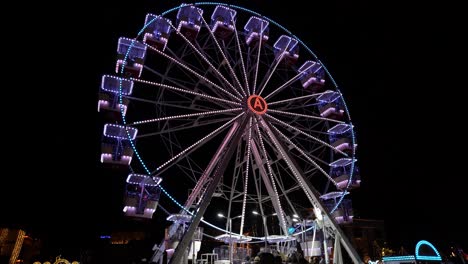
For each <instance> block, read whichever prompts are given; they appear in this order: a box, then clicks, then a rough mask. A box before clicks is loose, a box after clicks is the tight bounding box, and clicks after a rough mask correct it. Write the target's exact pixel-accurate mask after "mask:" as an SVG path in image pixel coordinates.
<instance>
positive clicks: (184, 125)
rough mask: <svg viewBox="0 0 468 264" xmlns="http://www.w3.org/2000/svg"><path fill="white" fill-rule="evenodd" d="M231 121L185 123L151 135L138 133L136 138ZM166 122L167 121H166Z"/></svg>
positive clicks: (224, 119) (214, 120) (228, 118)
mask: <svg viewBox="0 0 468 264" xmlns="http://www.w3.org/2000/svg"><path fill="white" fill-rule="evenodd" d="M228 120H231V118H230V117H226V118H219V119H211V120H206V121H198V122H196V123H197V124H196V125H194V124H193V123H194V122H193V121H191V122H187V123H186V124H183V125H180V126H177V127H171V128H164V129H161V130H159V131H157V132H151V133H140V134H139V135H138V136H137V137H136V138H144V137H149V136H158V135H163V134H168V133H174V132H180V131H183V130H188V129H194V128H199V127H203V126H208V125H213V124H216V123H220V122H224V121H228ZM166 122H167V121H166Z"/></svg>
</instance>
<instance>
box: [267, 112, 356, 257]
mask: <svg viewBox="0 0 468 264" xmlns="http://www.w3.org/2000/svg"><path fill="white" fill-rule="evenodd" d="M258 119H259V121H260V122H259V123H260V126H261V127H262V128H263V129H264V130H265V131H266V132H267V134H268V137H269V138H270V140H271V141H272V142H273V143H274V144H275V146H276V148H277V149H278V151H279V153H280V154H281V156H282V158H284V160H285V161H286V162H287V164H288V167H289V168H290V169H291V170H292V171H293V173H294V174H295V175H296V177H298V179H299V180H300V181H302V182H303V185H301V186H302V189H303V190H304V192H306V193H307V194H308V195H307V197H308V198H309V201H310V202H311V204H312V205H313V206H314V207H316V208H318V209H319V210H320V211H321V213H322V214H325V217H324V219H323V221H324V223H323V224H324V225H323V231H324V234H325V235H326V237H331V238H334V239H335V241H336V240H339V241H340V242H341V244H343V246H344V248H345V249H346V251H347V252H348V254H349V256H350V257H351V259H352V261H353V262H354V263H355V264H360V263H362V261H361V259H360V257H359V254H358V253H357V251H356V250H355V249H354V247H353V246H352V244H351V242H350V241H349V240H348V239H347V237H346V235H345V234H344V232H343V230H341V228H340V226H339V225H338V224H337V223H336V221H335V219H334V218H333V217H332V216H331V215H330V213H329V212H328V211H327V210H326V209H325V208H324V207H323V205H322V203H321V202H320V200H319V196H320V195H319V194H318V191H317V190H315V188H314V187H313V186H312V184H311V183H310V181H308V180H307V178H306V177H304V175H303V173H302V172H301V171H300V170H299V168H298V167H297V166H296V165H295V162H294V160H293V159H291V157H290V156H289V155H288V152H287V151H286V148H285V147H284V146H283V144H282V143H281V142H280V141H279V140H278V139H277V137H276V135H275V133H274V131H273V130H272V129H271V128H270V126H269V125H268V124H267V123H266V122H265V120H264V119H263V118H262V117H258ZM327 227H329V228H330V229H331V230H330V229H328V228H327ZM326 237H325V239H324V241H326ZM335 245H337V243H335ZM327 250H328V249H327V247H326V246H325V248H324V251H325V252H327ZM338 251H339V253H341V248H340V249H339V250H338ZM326 259H327V261H328V258H326ZM338 259H339V260H341V261H342V257H341V256H340V257H339V258H338ZM334 263H336V262H335V260H334ZM327 264H328V263H327Z"/></svg>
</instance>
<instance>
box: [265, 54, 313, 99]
mask: <svg viewBox="0 0 468 264" xmlns="http://www.w3.org/2000/svg"><path fill="white" fill-rule="evenodd" d="M283 54H284V53H283ZM283 54H281V57H280V59H281V58H282V56H283ZM278 61H280V60H278ZM310 67H312V66H309V67H308V68H307V69H305V71H306V70H308V69H310ZM301 76H302V72H300V73H298V74H296V75H295V76H294V77H292V78H291V79H289V80H288V81H286V82H285V83H283V84H282V85H281V86H280V87H278V88H276V89H275V90H274V91H273V92H271V93H270V94H268V95H267V96H265V100H266V99H268V98H270V97H271V96H273V95H275V94H277V93H278V92H280V91H281V90H282V89H284V88H285V87H288V85H290V84H291V83H293V82H295V81H297V80H298V79H299V78H300V77H301Z"/></svg>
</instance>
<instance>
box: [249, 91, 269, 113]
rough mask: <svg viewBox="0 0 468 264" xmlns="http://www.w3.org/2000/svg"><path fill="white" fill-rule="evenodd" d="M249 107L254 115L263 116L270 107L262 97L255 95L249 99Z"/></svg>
mask: <svg viewBox="0 0 468 264" xmlns="http://www.w3.org/2000/svg"><path fill="white" fill-rule="evenodd" d="M247 106H248V108H249V109H250V111H252V112H253V113H254V114H257V115H263V114H265V113H266V111H267V109H268V105H267V103H266V101H265V99H263V97H261V96H260V95H256V94H253V95H251V96H249V98H248V99H247Z"/></svg>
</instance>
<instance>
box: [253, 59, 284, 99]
mask: <svg viewBox="0 0 468 264" xmlns="http://www.w3.org/2000/svg"><path fill="white" fill-rule="evenodd" d="M282 58H283V54H281V55H280V57H279V58H278V59H277V60H275V61H276V62H275V65H274V66H273V69H272V68H271V66H270V67H269V69H268V73H267V74H268V77H267V78H266V79H264V80H263V85H262V88H261V89H260V92H258V95H261V94H262V92H263V90H264V89H265V87H266V86H267V84H268V82H269V81H270V79H271V76H273V74H274V73H275V71H276V68H278V65H279V64H280V62H281V59H282ZM265 99H266V97H265Z"/></svg>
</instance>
